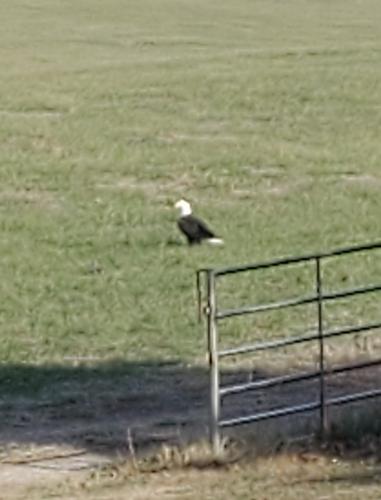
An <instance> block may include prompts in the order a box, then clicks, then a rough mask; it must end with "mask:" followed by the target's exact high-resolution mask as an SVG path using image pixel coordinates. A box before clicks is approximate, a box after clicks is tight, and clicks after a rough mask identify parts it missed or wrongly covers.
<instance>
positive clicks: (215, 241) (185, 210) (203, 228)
mask: <svg viewBox="0 0 381 500" xmlns="http://www.w3.org/2000/svg"><path fill="white" fill-rule="evenodd" d="M175 208H178V209H179V210H180V217H179V219H178V220H177V225H178V227H179V229H180V231H181V232H182V233H183V234H184V235H185V236H186V238H187V241H188V243H189V245H199V244H200V243H202V242H203V241H206V242H208V243H211V244H212V245H222V244H223V240H222V239H221V238H217V237H216V235H215V234H214V233H213V231H211V230H210V229H209V228H208V226H207V225H206V224H205V222H203V221H202V220H201V219H199V218H197V217H195V216H194V215H193V214H192V208H191V206H190V203H188V202H187V201H185V200H179V201H178V202H176V203H175Z"/></svg>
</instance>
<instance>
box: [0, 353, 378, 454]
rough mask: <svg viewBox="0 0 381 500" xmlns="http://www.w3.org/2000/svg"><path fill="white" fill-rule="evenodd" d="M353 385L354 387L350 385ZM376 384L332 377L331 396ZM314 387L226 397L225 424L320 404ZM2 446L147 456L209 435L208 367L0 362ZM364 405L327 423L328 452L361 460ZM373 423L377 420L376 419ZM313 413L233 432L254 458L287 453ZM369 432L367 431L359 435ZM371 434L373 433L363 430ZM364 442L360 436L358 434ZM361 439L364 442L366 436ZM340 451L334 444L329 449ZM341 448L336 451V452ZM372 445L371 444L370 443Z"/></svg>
mask: <svg viewBox="0 0 381 500" xmlns="http://www.w3.org/2000/svg"><path fill="white" fill-rule="evenodd" d="M274 375H277V374H275V373H259V372H255V373H252V372H249V371H246V370H234V371H233V370H232V371H225V372H224V373H223V374H222V383H223V384H230V383H241V382H244V381H247V380H251V379H253V378H257V379H260V378H266V377H269V376H274ZM355 386H356V387H355ZM375 386H378V387H380V386H381V371H380V370H379V369H376V370H374V369H373V370H369V371H366V372H364V371H363V372H362V374H361V376H359V375H358V374H355V373H353V374H351V375H349V376H348V374H347V375H346V376H345V378H343V377H342V378H339V377H336V378H335V379H334V380H332V381H331V382H330V383H329V384H328V389H329V390H330V391H331V393H332V395H334V394H335V395H337V394H343V393H348V392H351V391H356V392H358V391H360V390H367V389H370V388H373V387H375ZM318 393H319V387H318V383H317V381H308V382H303V383H299V384H286V385H279V386H276V387H275V388H273V389H271V390H269V389H268V390H260V391H251V392H249V393H245V394H239V395H236V396H233V397H231V398H229V400H228V401H227V402H226V404H223V406H222V412H223V416H224V418H231V417H234V416H238V415H245V414H246V415H247V414H253V413H256V412H259V411H264V410H267V409H273V408H279V407H283V406H286V405H289V404H301V403H305V402H309V401H314V400H317V398H318ZM0 394H1V396H0V444H1V446H2V447H3V449H5V450H7V449H8V448H9V447H20V448H23V447H26V448H28V447H30V446H61V447H62V446H67V447H69V448H74V449H80V450H85V451H86V452H95V453H101V454H104V455H110V456H114V455H115V454H122V455H128V454H129V453H131V451H133V452H134V453H137V454H139V453H140V452H142V453H144V452H147V451H151V450H153V449H155V447H156V448H157V447H158V446H160V445H162V444H166V445H169V446H171V445H174V446H186V445H187V444H188V443H190V442H194V441H198V440H202V439H205V438H207V435H208V408H209V402H208V398H209V395H208V394H209V389H208V372H207V370H206V369H205V368H204V367H197V366H185V365H184V364H182V363H180V362H177V361H173V362H160V361H155V360H151V361H145V362H141V363H138V362H136V363H135V362H127V361H121V360H114V361H110V362H99V363H95V362H92V363H91V364H90V363H85V362H84V363H82V364H80V365H78V366H65V365H50V366H49V365H48V366H33V365H27V364H20V365H17V364H15V365H9V364H7V365H2V366H0ZM377 402H379V400H377V399H376V400H374V401H372V402H369V401H365V402H362V403H356V404H351V405H349V406H345V407H342V408H338V409H335V410H332V412H330V414H331V417H332V422H333V425H332V427H331V433H330V442H329V444H328V446H327V447H326V448H325V450H324V453H333V454H335V453H342V452H343V449H344V448H343V449H341V448H340V446H341V445H340V446H339V445H338V443H343V442H344V443H346V445H348V446H347V447H346V449H345V453H347V452H348V453H349V455H350V454H351V453H352V455H353V457H355V456H360V455H359V454H358V453H357V455H356V453H354V452H353V450H356V452H358V450H359V449H360V448H361V449H363V446H364V439H366V436H368V435H372V436H376V437H377V438H380V436H381V419H379V418H378V419H377V418H376V417H375V416H374V413H370V412H369V411H368V410H369V408H370V407H372V409H374V408H377ZM378 417H379V414H378ZM317 418H318V416H317V412H313V413H311V414H306V415H305V416H304V415H303V416H293V417H282V418H280V419H277V420H271V421H267V422H262V423H260V424H256V425H251V426H249V425H248V426H244V427H242V428H239V429H237V430H236V431H235V432H234V433H233V434H232V435H233V436H234V438H235V439H237V440H238V441H239V442H242V443H244V444H245V445H246V446H247V447H248V448H251V451H253V450H254V455H255V454H257V455H258V454H264V455H266V454H276V453H281V452H284V451H285V449H286V448H287V447H289V446H290V443H292V442H298V440H299V439H300V438H301V437H302V436H303V435H305V434H306V433H307V434H308V433H309V434H311V433H313V432H314V431H315V430H316V429H317V427H318V420H317ZM362 430H365V432H362ZM368 431H369V432H368ZM364 436H365V438H364ZM363 438H364V439H363ZM335 446H336V448H335ZM337 446H339V448H337ZM373 446H374V444H373Z"/></svg>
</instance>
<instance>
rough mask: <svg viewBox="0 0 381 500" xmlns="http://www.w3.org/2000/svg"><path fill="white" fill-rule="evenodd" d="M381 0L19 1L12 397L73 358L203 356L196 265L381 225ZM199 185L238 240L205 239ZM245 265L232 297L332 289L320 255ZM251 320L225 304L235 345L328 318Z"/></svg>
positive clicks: (6, 58) (0, 247)
mask: <svg viewBox="0 0 381 500" xmlns="http://www.w3.org/2000/svg"><path fill="white" fill-rule="evenodd" d="M380 15H381V4H380V2H379V1H378V0H362V1H356V0H332V1H327V0H316V1H312V0H287V1H281V2H280V1H277V0H237V1H235V2H231V1H227V0H219V1H218V2H217V1H215V0H202V1H201V0H161V1H160V2H157V1H154V0H128V1H123V0H107V2H106V1H104V0H76V1H74V0H65V1H63V0H30V1H28V2H14V1H12V0H2V2H1V6H0V18H1V20H2V29H1V35H0V39H1V44H0V62H1V68H2V69H1V72H0V224H1V238H0V254H1V260H0V277H1V280H0V292H1V302H0V328H1V340H2V341H1V343H0V362H1V366H2V368H1V370H2V377H1V380H0V387H1V389H2V391H3V394H5V393H8V394H9V393H12V392H14V393H18V390H19V389H20V388H21V389H22V391H23V392H24V393H26V394H28V395H31V394H32V393H33V391H36V390H37V392H39V391H42V390H45V389H46V383H47V381H49V382H50V383H52V391H53V393H54V392H57V394H58V393H59V389H58V390H57V387H56V386H55V385H54V383H55V380H56V379H55V378H54V373H55V372H54V370H57V371H56V373H57V378H58V379H60V380H61V379H63V381H64V382H65V381H67V380H69V382H70V380H72V379H70V377H71V376H72V377H74V378H76V377H79V378H80V377H81V371H80V370H79V371H78V372H74V375H73V374H72V375H70V369H71V368H72V367H73V365H74V366H77V365H78V364H80V365H81V360H87V361H85V365H86V366H87V364H89V365H90V366H95V368H96V370H98V369H99V370H100V371H96V372H95V375H94V377H95V378H98V379H102V366H106V367H107V366H111V367H112V366H113V364H112V363H113V362H114V361H116V362H117V363H122V364H116V365H115V369H114V371H113V368H111V372H113V373H112V375H113V376H114V375H116V376H119V375H120V376H121V377H122V378H121V379H120V380H125V379H123V377H124V375H125V373H126V371H127V372H128V371H129V370H130V369H131V370H133V369H134V368H133V367H134V366H135V367H136V369H138V368H139V364H142V365H144V363H148V362H150V361H151V362H152V361H154V362H161V361H163V360H178V361H180V362H181V363H183V364H184V365H185V364H187V365H188V366H191V367H193V366H196V365H197V364H200V363H204V355H205V338H204V331H203V329H202V328H201V327H200V325H198V323H197V310H196V294H195V271H196V269H198V268H203V267H220V266H226V265H235V264H244V263H249V262H256V261H263V260H267V259H272V258H275V257H281V256H291V255H295V254H304V253H309V252H314V251H325V250H330V249H332V248H335V247H339V246H345V245H349V244H357V243H359V244H360V243H364V242H371V241H376V240H378V239H379V237H380V229H381V222H380V214H381V196H380V193H381V165H380V164H381V142H380V127H381V105H380V103H381V90H380V89H381V87H380V81H381V65H380V53H381V39H380V26H379V19H380ZM181 197H185V198H187V199H188V200H189V201H191V202H192V204H193V206H194V208H195V211H196V212H197V213H198V214H199V215H200V216H202V217H203V218H205V219H206V220H207V221H208V222H209V224H210V225H211V226H212V227H213V228H214V229H215V230H216V231H217V232H218V234H219V235H220V236H221V237H223V238H224V240H225V246H224V247H223V248H211V247H207V246H201V247H199V248H194V249H193V248H192V249H190V248H188V247H187V245H186V244H185V242H184V240H183V239H182V237H181V235H180V234H179V233H178V230H177V228H176V218H177V213H176V211H175V210H174V209H173V204H174V202H175V201H176V200H177V199H179V198H181ZM380 269H381V266H380V259H379V253H378V260H377V259H376V258H374V259H370V258H369V259H365V260H364V259H363V260H357V261H356V259H354V260H353V261H352V260H350V259H349V260H348V261H346V262H343V263H342V264H340V265H338V266H337V267H335V266H332V267H330V268H329V269H328V270H327V274H326V275H325V276H324V279H325V282H324V283H325V285H326V286H327V287H328V288H329V289H335V288H337V285H339V288H340V287H341V286H350V285H352V284H362V279H363V278H364V277H365V278H367V279H370V280H371V281H377V275H379V271H380ZM247 278H248V277H243V278H242V280H241V281H240V279H237V281H234V279H232V281H231V282H229V283H228V284H227V285H226V289H225V291H224V292H222V295H221V297H222V299H223V301H225V302H224V303H226V304H227V305H228V306H234V305H244V303H252V302H256V301H257V300H259V301H260V300H267V299H268V298H269V297H270V298H272V297H276V298H285V297H289V296H290V295H291V296H293V294H295V293H297V292H303V293H305V292H308V291H310V287H311V286H313V284H312V283H311V280H310V278H311V275H310V274H309V271H308V270H301V271H300V275H298V276H296V277H295V276H291V277H290V275H288V274H287V272H286V273H285V274H284V275H281V276H278V275H275V274H272V273H269V274H266V273H264V275H263V279H262V281H260V282H259V284H257V282H253V281H250V282H248V281H247ZM245 280H246V281H245ZM365 306H366V307H369V308H370V309H365ZM364 311H370V312H366V313H365V315H366V316H367V317H372V318H373V317H375V316H376V313H377V312H378V307H377V303H376V302H375V301H374V300H372V299H370V298H369V299H364V300H362V299H361V300H359V302H358V303H357V304H356V305H347V304H346V303H343V304H341V305H340V307H339V309H338V310H337V311H335V310H333V311H331V312H330V314H331V316H330V318H329V320H330V321H331V320H332V322H333V323H334V321H336V320H337V319H339V320H342V321H344V323H348V322H349V323H351V322H359V321H360V320H359V317H360V316H361V315H362V314H364ZM248 321H249V326H248V325H247V324H246V323H245V322H244V321H243V322H242V325H240V324H239V322H237V324H235V323H234V324H233V323H232V324H231V326H230V323H227V326H226V327H225V329H224V331H223V335H224V339H225V340H226V342H227V343H230V344H233V343H237V342H241V341H242V340H247V339H248V338H251V341H252V340H253V338H252V336H253V334H255V338H261V339H263V338H269V337H272V336H279V335H287V334H288V333H289V331H290V328H291V325H292V326H293V327H294V326H296V327H297V329H303V328H304V327H305V326H306V324H307V323H309V321H310V319H309V317H308V318H307V316H303V315H302V316H298V317H296V316H295V315H294V313H292V312H290V313H287V314H285V315H283V316H281V315H280V316H275V317H272V318H264V319H263V320H262V323H261V322H259V323H256V325H255V328H254V327H253V324H252V323H250V321H252V320H251V319H250V320H248ZM309 326H310V325H309ZM110 362H111V365H108V364H107V363H110ZM124 362H127V363H130V365H129V364H125V365H124V364H123V363H124ZM46 366H47V367H49V366H50V367H53V368H52V370H50V369H49V368H47V370H46V371H44V369H43V368H42V367H46ZM147 366H149V365H147ZM22 367H24V368H25V371H23V369H22ZM35 367H41V370H40V371H38V370H37V371H33V370H34V368H35ZM60 367H61V368H62V370H61V371H59V370H60ZM118 367H119V368H118ZM65 370H67V371H65ZM118 370H119V371H118ZM106 371H107V369H106ZM82 376H87V377H89V378H91V376H92V375H91V370H90V372H89V373H87V375H86V370H85V371H84V372H83V373H82ZM152 376H153V375H152ZM112 380H114V379H112ZM61 381H62V380H61ZM105 383H106V385H107V383H108V382H107V380H106V379H105ZM20 384H21V385H20ZM85 385H86V384H85ZM110 387H111V385H110ZM122 389H123V387H122V385H120V386H119V389H118V390H119V392H120V391H122ZM81 390H82V392H85V390H84V389H83V388H82V389H81ZM103 390H105V389H104V387H103ZM249 482H250V481H249ZM213 484H214V483H213ZM242 488H243V490H244V489H245V488H246V490H247V488H249V486H247V484H246V482H244V486H242ZM303 488H304V485H302V489H303ZM324 488H325V489H324V491H323V490H322V491H320V490H319V491H318V492H317V495H318V494H320V493H325V492H326V488H327V484H325V486H324ZM249 489H250V488H249ZM328 489H329V487H328ZM246 490H245V491H246ZM269 491H270V490H269ZM372 492H373V493H372V494H374V491H373V489H372ZM365 493H366V492H365ZM377 494H378V493H377ZM245 495H246V496H245ZM249 495H250V494H249V493H247V491H246V493H245V492H242V495H241V496H237V498H242V499H243V498H249ZM287 495H288V493H287V494H286V493H285V496H284V498H285V499H286V498H290V499H291V498H294V497H293V496H292V494H291V493H290V495H291V496H287ZM317 497H318V496H316V498H317ZM179 498H180V497H179ZM197 498H198V497H197ZM216 498H217V497H216ZM221 498H222V497H221ZM258 498H259V497H258ZM282 498H283V497H282ZM343 498H344V497H343ZM345 498H352V497H351V496H347V497H345ZM353 498H355V497H353ZM369 498H370V496H369ZM372 498H373V497H372ZM374 498H376V496H375V497H374ZM377 498H378V497H377Z"/></svg>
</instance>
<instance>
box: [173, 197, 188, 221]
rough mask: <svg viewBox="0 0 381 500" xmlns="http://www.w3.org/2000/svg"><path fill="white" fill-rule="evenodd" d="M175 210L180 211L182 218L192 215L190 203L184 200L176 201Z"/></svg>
mask: <svg viewBox="0 0 381 500" xmlns="http://www.w3.org/2000/svg"><path fill="white" fill-rule="evenodd" d="M175 208H178V209H179V210H180V215H181V217H186V216H187V215H190V214H191V213H192V208H191V206H190V203H188V202H187V201H186V200H183V199H181V200H179V201H176V203H175Z"/></svg>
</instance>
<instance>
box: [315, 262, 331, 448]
mask: <svg viewBox="0 0 381 500" xmlns="http://www.w3.org/2000/svg"><path fill="white" fill-rule="evenodd" d="M316 293H317V300H318V302H317V304H318V338H319V372H320V395H319V396H320V437H321V438H324V437H325V435H326V432H327V428H328V420H327V406H326V386H325V356H324V326H323V298H322V276H321V257H316Z"/></svg>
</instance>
